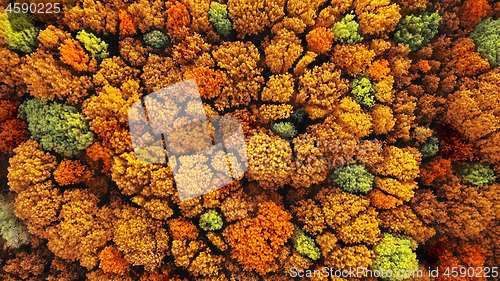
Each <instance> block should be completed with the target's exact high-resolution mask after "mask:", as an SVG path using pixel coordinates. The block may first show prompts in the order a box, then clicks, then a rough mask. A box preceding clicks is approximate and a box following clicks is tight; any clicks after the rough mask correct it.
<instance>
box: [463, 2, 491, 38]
mask: <svg viewBox="0 0 500 281" xmlns="http://www.w3.org/2000/svg"><path fill="white" fill-rule="evenodd" d="M489 10H490V5H488V0H467V1H465V2H464V3H463V4H462V7H461V9H460V25H461V26H462V27H464V28H466V29H467V30H468V31H471V30H472V29H473V28H474V26H475V25H476V24H477V23H479V22H480V21H481V20H482V19H483V18H484V17H485V16H486V14H487V13H488V11H489Z"/></svg>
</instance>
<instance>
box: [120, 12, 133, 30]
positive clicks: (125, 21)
mask: <svg viewBox="0 0 500 281" xmlns="http://www.w3.org/2000/svg"><path fill="white" fill-rule="evenodd" d="M119 18H120V35H121V36H132V35H134V34H135V33H136V29H135V25H134V20H133V18H132V16H130V14H129V13H128V12H127V11H125V10H122V11H120V15H119Z"/></svg>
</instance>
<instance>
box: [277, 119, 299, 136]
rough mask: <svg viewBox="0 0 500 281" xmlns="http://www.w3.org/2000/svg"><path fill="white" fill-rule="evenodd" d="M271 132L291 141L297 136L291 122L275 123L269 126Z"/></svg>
mask: <svg viewBox="0 0 500 281" xmlns="http://www.w3.org/2000/svg"><path fill="white" fill-rule="evenodd" d="M271 130H272V131H273V132H275V133H276V134H277V135H278V136H280V137H282V138H284V139H291V138H293V137H294V136H295V135H296V134H297V130H295V126H293V124H292V123H291V122H276V123H273V124H272V125H271Z"/></svg>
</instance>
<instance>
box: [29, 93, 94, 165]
mask: <svg viewBox="0 0 500 281" xmlns="http://www.w3.org/2000/svg"><path fill="white" fill-rule="evenodd" d="M19 118H21V119H24V120H26V121H27V122H28V129H29V131H30V133H31V137H32V138H33V139H35V140H37V141H38V142H40V145H41V147H42V148H43V149H44V150H46V151H49V150H53V151H55V152H57V153H60V154H61V155H63V156H65V157H71V156H74V155H76V154H78V153H79V152H81V151H82V150H84V149H86V148H87V146H88V145H89V144H90V143H91V142H92V140H93V136H92V133H91V132H90V131H89V128H88V126H87V124H86V123H85V121H84V119H83V116H82V115H81V114H80V113H79V112H78V111H77V110H76V109H75V108H74V107H72V106H67V105H62V104H59V103H55V102H54V103H52V104H47V103H46V102H42V101H40V100H38V99H31V100H27V101H25V102H24V103H23V104H21V106H20V107H19Z"/></svg>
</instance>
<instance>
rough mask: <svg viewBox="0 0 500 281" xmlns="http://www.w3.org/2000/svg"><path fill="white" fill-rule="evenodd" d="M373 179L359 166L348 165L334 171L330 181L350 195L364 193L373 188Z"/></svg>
mask: <svg viewBox="0 0 500 281" xmlns="http://www.w3.org/2000/svg"><path fill="white" fill-rule="evenodd" d="M374 179H375V177H374V176H373V175H372V174H371V173H370V172H369V171H368V170H367V169H366V168H365V167H363V166H361V165H348V166H346V167H344V168H342V169H339V170H337V171H335V172H334V173H333V174H332V176H331V180H332V181H333V182H334V183H336V184H337V185H339V186H340V187H341V188H342V189H343V190H345V191H348V192H351V193H357V192H361V193H366V192H368V191H370V190H371V189H372V188H373V181H374Z"/></svg>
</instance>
